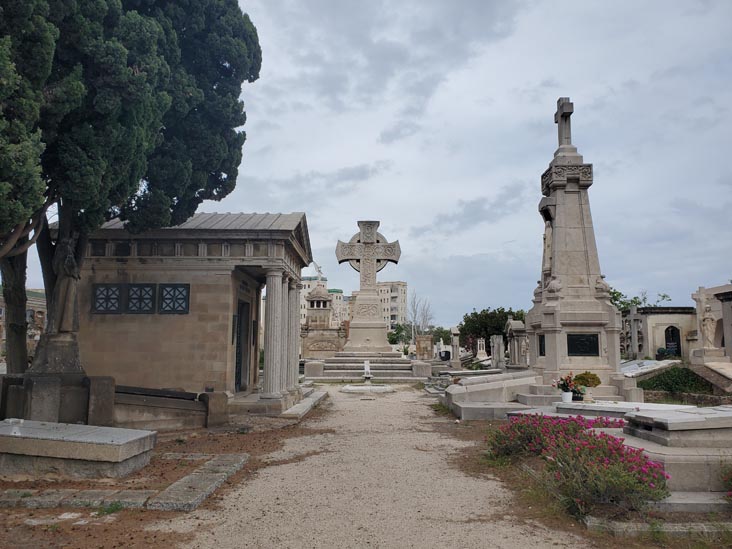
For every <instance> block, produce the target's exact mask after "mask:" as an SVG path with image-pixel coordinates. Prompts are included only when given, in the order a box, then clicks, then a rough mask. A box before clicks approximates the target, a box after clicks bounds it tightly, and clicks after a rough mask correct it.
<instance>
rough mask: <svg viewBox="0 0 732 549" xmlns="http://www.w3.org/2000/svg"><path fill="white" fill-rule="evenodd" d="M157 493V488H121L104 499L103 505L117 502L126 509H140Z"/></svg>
mask: <svg viewBox="0 0 732 549" xmlns="http://www.w3.org/2000/svg"><path fill="white" fill-rule="evenodd" d="M156 493H157V492H156V491H155V490H120V491H118V492H115V493H114V494H112V495H110V496H108V497H106V498H104V499H102V505H112V504H113V503H117V504H119V505H121V506H122V507H124V508H125V509H140V508H142V507H144V506H145V503H146V502H147V500H148V499H150V498H151V497H152V496H154V495H155V494H156Z"/></svg>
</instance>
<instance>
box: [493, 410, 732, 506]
mask: <svg viewBox="0 0 732 549" xmlns="http://www.w3.org/2000/svg"><path fill="white" fill-rule="evenodd" d="M623 424H624V422H623V420H619V419H609V418H595V419H585V418H582V417H572V418H555V417H545V416H521V417H518V418H512V419H511V421H510V422H509V423H508V424H506V425H503V426H501V427H499V428H498V429H495V430H494V431H492V432H491V433H489V435H488V444H489V452H488V453H489V455H490V456H492V457H498V456H522V455H523V456H528V455H538V456H542V457H543V458H544V459H545V461H546V477H547V483H548V484H549V486H550V487H551V488H552V489H554V490H555V491H556V492H557V493H558V494H559V495H560V496H562V498H563V500H564V501H565V503H566V504H567V507H568V508H569V509H570V510H571V511H572V512H575V513H579V514H582V515H584V514H587V513H589V512H590V511H591V510H592V508H593V507H594V506H595V505H597V504H610V505H617V506H618V507H620V508H622V509H641V508H642V507H643V506H644V505H645V504H646V502H648V501H658V500H660V499H663V498H664V497H666V496H667V495H668V489H667V488H666V479H667V478H668V475H667V474H666V473H665V472H664V471H663V468H662V466H661V465H660V464H658V463H655V462H653V461H650V460H649V459H648V458H647V457H646V456H645V455H644V454H643V452H642V451H641V450H637V449H635V448H629V447H627V446H624V445H623V441H622V439H620V438H617V437H614V436H611V435H608V434H606V433H594V432H592V431H589V430H588V429H591V428H595V427H597V428H600V427H622V426H623ZM731 476H732V475H731Z"/></svg>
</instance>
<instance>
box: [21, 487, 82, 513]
mask: <svg viewBox="0 0 732 549" xmlns="http://www.w3.org/2000/svg"><path fill="white" fill-rule="evenodd" d="M76 492H78V490H46V491H44V492H42V493H40V494H34V495H32V496H30V497H27V498H22V499H21V500H20V506H21V507H28V508H30V509H48V508H50V507H59V506H61V505H63V502H64V500H65V499H67V498H69V497H71V496H72V495H74V494H75V493H76Z"/></svg>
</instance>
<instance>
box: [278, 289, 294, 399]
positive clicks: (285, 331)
mask: <svg viewBox="0 0 732 549" xmlns="http://www.w3.org/2000/svg"><path fill="white" fill-rule="evenodd" d="M289 293H290V277H289V275H285V276H284V278H283V279H282V323H281V324H280V332H281V334H282V339H281V340H280V356H281V359H280V360H281V361H282V369H281V370H280V388H281V391H282V393H283V394H284V393H286V392H287V390H288V385H289V377H290V368H291V367H292V364H290V362H291V357H292V354H291V353H290V295H289Z"/></svg>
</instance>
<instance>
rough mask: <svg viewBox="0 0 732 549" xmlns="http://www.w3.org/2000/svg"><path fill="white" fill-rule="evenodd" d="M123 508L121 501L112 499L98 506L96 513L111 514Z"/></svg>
mask: <svg viewBox="0 0 732 549" xmlns="http://www.w3.org/2000/svg"><path fill="white" fill-rule="evenodd" d="M124 508H125V507H124V505H122V503H121V502H119V501H113V502H112V503H110V504H109V505H105V506H104V507H100V508H99V511H97V514H98V515H99V516H104V515H112V514H114V513H116V512H118V511H121V510H122V509H124Z"/></svg>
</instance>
